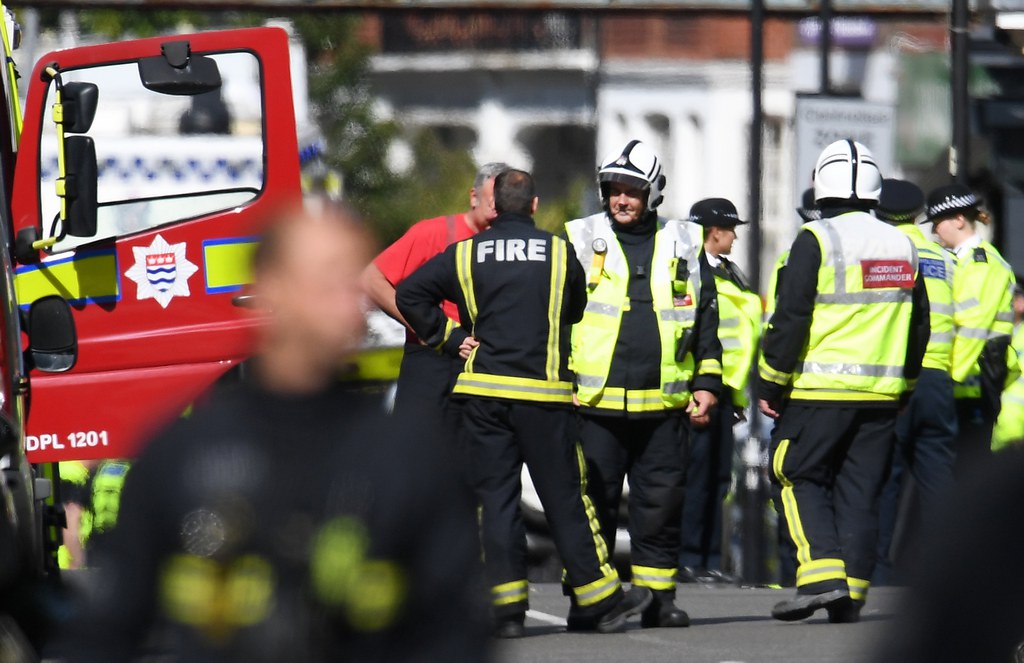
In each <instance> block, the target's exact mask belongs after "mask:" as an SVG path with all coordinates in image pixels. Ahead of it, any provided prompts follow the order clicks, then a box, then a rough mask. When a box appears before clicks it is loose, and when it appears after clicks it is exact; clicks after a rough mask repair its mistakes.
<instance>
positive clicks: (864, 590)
mask: <svg viewBox="0 0 1024 663" xmlns="http://www.w3.org/2000/svg"><path fill="white" fill-rule="evenodd" d="M846 585H847V586H848V587H849V588H850V598H851V599H853V600H854V601H865V600H867V598H868V588H869V587H871V582H870V581H868V580H861V579H860V578H854V577H852V576H847V577H846Z"/></svg>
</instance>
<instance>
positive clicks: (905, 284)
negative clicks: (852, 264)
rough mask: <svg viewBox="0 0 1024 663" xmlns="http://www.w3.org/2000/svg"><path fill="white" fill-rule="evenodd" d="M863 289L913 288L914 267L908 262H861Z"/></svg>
mask: <svg viewBox="0 0 1024 663" xmlns="http://www.w3.org/2000/svg"><path fill="white" fill-rule="evenodd" d="M860 268H861V274H862V278H863V281H862V287H864V288H865V289H868V288H913V287H914V267H913V266H912V265H911V264H910V263H909V262H907V261H906V260H861V261H860Z"/></svg>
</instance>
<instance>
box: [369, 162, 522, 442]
mask: <svg viewBox="0 0 1024 663" xmlns="http://www.w3.org/2000/svg"><path fill="white" fill-rule="evenodd" d="M504 170H508V166H507V165H506V164H504V163H488V164H484V165H483V166H481V168H480V170H478V171H477V173H476V178H475V179H474V180H473V187H472V188H471V189H470V190H469V211H467V212H465V213H463V214H454V215H448V216H438V217H435V218H432V219H424V220H423V221H419V222H417V223H415V224H413V226H412V227H411V228H409V230H407V231H406V232H405V234H404V235H402V237H401V238H399V239H398V241H396V242H395V243H393V244H392V245H391V246H389V247H388V248H386V249H384V251H382V252H381V253H380V255H378V256H377V257H376V258H374V260H373V262H372V263H370V265H368V266H367V267H366V270H365V271H364V272H363V287H364V288H365V289H366V292H367V294H368V295H369V297H370V299H371V300H372V301H373V303H374V304H376V305H377V306H378V307H379V308H380V309H381V310H382V311H384V312H385V313H386V314H388V315H389V316H390V317H392V318H394V319H395V320H397V321H398V322H400V323H402V324H403V325H404V326H405V328H406V334H405V336H406V338H405V348H404V353H403V355H402V365H401V368H400V369H399V374H398V388H397V392H396V396H395V407H394V410H395V412H396V413H398V414H401V415H403V416H409V417H416V418H419V419H420V420H424V419H425V418H429V420H431V421H435V422H437V421H440V422H441V423H442V424H447V425H448V428H449V429H450V428H451V427H452V426H453V425H454V424H455V423H456V422H457V420H458V414H457V413H456V412H454V411H453V410H451V409H450V408H449V403H448V394H449V393H450V392H451V389H452V386H453V385H454V384H455V378H456V377H457V376H458V374H459V372H460V371H461V370H462V360H461V359H460V358H458V357H449V356H447V355H445V354H441V353H438V352H435V351H434V350H433V349H432V348H429V347H427V346H426V345H424V344H423V343H422V342H421V341H420V339H418V338H417V337H416V334H415V332H413V331H412V328H411V327H409V324H408V323H407V322H406V321H405V319H404V318H403V317H402V314H401V313H400V312H399V310H398V307H397V306H396V305H395V288H397V287H398V285H399V284H400V283H401V282H402V281H403V280H404V279H405V278H406V277H407V276H409V275H410V274H412V273H413V272H414V271H416V270H417V269H418V268H419V267H420V266H421V265H423V264H424V263H425V262H427V261H428V260H430V259H431V258H433V257H434V256H435V255H437V254H439V253H441V252H442V251H444V249H445V247H447V246H448V245H450V244H452V243H454V242H459V241H462V240H464V239H467V238H469V237H472V236H473V235H475V234H477V233H478V232H480V231H481V230H486V229H487V228H489V227H490V225H491V222H492V221H493V220H494V217H495V211H494V177H495V176H496V175H497V174H498V173H500V172H502V171H504ZM441 306H442V308H443V309H444V312H445V314H446V315H447V316H448V317H449V318H451V319H452V320H455V321H458V319H459V312H458V309H457V308H456V306H455V304H453V303H451V302H443V303H442V305H441Z"/></svg>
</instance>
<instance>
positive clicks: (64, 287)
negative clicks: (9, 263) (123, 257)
mask: <svg viewBox="0 0 1024 663" xmlns="http://www.w3.org/2000/svg"><path fill="white" fill-rule="evenodd" d="M14 290H15V293H16V294H17V297H18V304H19V305H20V306H28V305H29V304H31V303H32V302H34V301H36V300H37V299H41V298H43V297H47V296H49V295H60V296H61V297H63V298H64V299H66V300H67V301H68V303H69V304H72V305H76V304H105V303H111V302H119V301H121V276H120V270H119V269H118V264H117V252H116V251H115V250H114V249H100V250H96V251H78V252H75V253H74V254H72V255H69V256H67V257H63V258H56V259H53V260H46V261H44V262H41V263H39V264H36V265H24V266H22V267H18V268H17V269H16V270H15V272H14Z"/></svg>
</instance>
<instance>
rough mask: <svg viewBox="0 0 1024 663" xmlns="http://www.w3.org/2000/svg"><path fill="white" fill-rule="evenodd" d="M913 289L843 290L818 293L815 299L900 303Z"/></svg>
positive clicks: (843, 302) (841, 302) (851, 302)
mask: <svg viewBox="0 0 1024 663" xmlns="http://www.w3.org/2000/svg"><path fill="white" fill-rule="evenodd" d="M912 293H913V291H912V290H910V289H909V288H904V289H900V290H887V291H882V292H870V291H868V290H864V291H862V292H843V293H835V294H832V293H825V294H821V295H818V297H817V299H818V301H819V302H820V303H822V304H893V303H896V304H902V303H903V302H906V301H909V300H910V298H911V295H912Z"/></svg>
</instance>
